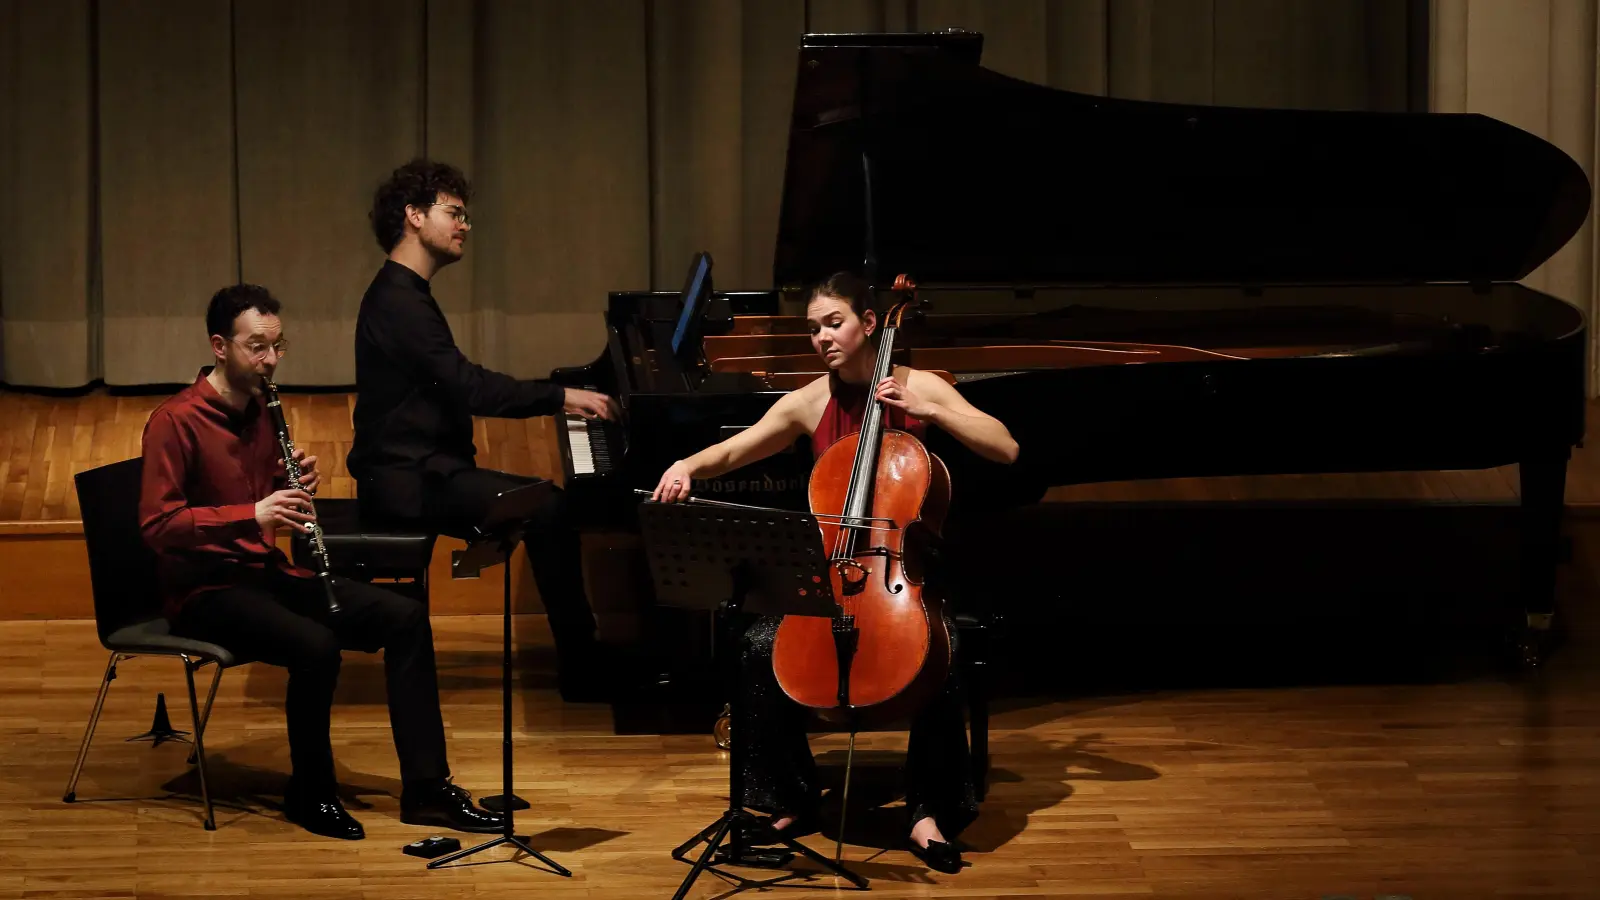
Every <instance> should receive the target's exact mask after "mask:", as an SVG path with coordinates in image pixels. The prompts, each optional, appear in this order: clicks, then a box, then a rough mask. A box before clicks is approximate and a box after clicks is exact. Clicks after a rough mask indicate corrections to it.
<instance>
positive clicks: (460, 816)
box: [400, 784, 506, 834]
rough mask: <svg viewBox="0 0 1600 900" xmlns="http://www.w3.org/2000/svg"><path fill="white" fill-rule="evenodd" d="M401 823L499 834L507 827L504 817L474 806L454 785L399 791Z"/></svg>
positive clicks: (468, 797)
mask: <svg viewBox="0 0 1600 900" xmlns="http://www.w3.org/2000/svg"><path fill="white" fill-rule="evenodd" d="M400 821H402V822H404V823H406V824H407V825H428V826H432V827H438V828H452V829H455V830H456V831H468V832H472V833H474V834H499V833H500V832H502V831H504V830H505V827H506V819H505V816H503V815H501V814H500V813H494V812H489V811H488V810H485V809H482V808H480V807H478V806H475V805H473V803H472V795H471V794H469V793H467V792H466V791H465V790H463V789H461V788H458V787H456V786H455V785H453V784H440V785H437V786H435V787H432V788H428V789H425V790H419V791H402V792H401V794H400Z"/></svg>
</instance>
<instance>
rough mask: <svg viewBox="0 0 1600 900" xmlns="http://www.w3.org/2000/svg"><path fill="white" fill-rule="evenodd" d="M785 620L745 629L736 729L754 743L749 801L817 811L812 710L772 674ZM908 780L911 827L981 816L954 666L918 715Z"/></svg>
mask: <svg viewBox="0 0 1600 900" xmlns="http://www.w3.org/2000/svg"><path fill="white" fill-rule="evenodd" d="M781 621H782V619H781V618H780V617H777V616H762V617H760V618H758V619H756V620H755V621H754V622H752V623H751V625H750V627H749V628H748V629H747V630H746V631H745V634H744V639H743V641H742V643H741V645H740V647H739V653H740V664H741V665H742V667H743V670H744V671H743V673H742V675H743V677H742V679H741V684H740V685H739V688H738V689H739V690H740V691H741V692H742V693H741V696H740V704H739V707H738V708H737V712H736V716H735V718H734V721H733V722H732V723H731V725H732V729H731V733H732V735H733V740H736V741H747V742H748V743H747V745H746V747H747V749H745V750H744V751H743V752H742V756H743V758H744V761H745V765H744V773H743V774H744V805H745V806H748V807H750V808H752V809H760V810H765V811H767V812H772V813H785V814H790V815H807V814H811V813H814V812H815V811H816V809H817V806H818V803H819V802H820V800H821V787H820V785H819V784H818V782H817V772H816V760H815V759H814V758H813V757H812V755H811V745H810V742H809V741H808V740H807V736H806V725H807V723H808V721H809V720H808V718H807V717H808V716H809V713H808V712H807V711H806V710H805V708H804V707H802V706H800V704H798V703H795V702H794V701H793V700H791V699H789V696H788V695H787V694H785V693H784V692H783V689H782V688H781V687H779V686H778V680H777V678H776V677H774V675H773V674H772V645H773V642H774V641H775V640H776V639H777V636H778V624H779V623H780V622H781ZM945 627H946V628H950V638H951V652H952V656H954V654H955V653H957V652H959V648H958V647H957V646H956V643H955V641H956V632H955V629H954V628H951V625H950V622H949V621H948V620H946V622H945ZM905 779H906V781H905V791H906V813H907V821H906V827H907V828H908V829H909V828H910V826H911V825H912V824H914V823H916V822H917V821H918V820H920V819H923V818H925V817H928V816H932V817H933V819H934V821H935V822H937V823H938V825H939V831H940V832H941V833H942V834H943V835H944V836H945V837H946V838H954V837H955V836H956V835H958V834H960V833H961V831H962V829H964V828H966V827H967V826H968V825H970V824H972V821H973V820H974V819H976V818H977V817H978V792H977V785H976V784H975V783H974V782H973V777H972V764H971V751H970V749H969V748H968V746H967V728H966V717H965V715H964V713H963V707H962V686H961V679H960V677H959V674H958V669H957V668H956V667H955V666H954V665H952V666H951V668H950V675H949V677H948V678H946V679H945V684H944V688H943V690H941V691H940V693H939V694H938V695H937V696H935V698H934V699H933V701H932V702H931V703H929V704H928V705H927V706H926V707H924V708H923V709H922V711H921V712H919V713H918V714H917V715H916V717H915V718H913V719H912V720H911V736H910V743H909V745H908V747H907V748H906V768H905Z"/></svg>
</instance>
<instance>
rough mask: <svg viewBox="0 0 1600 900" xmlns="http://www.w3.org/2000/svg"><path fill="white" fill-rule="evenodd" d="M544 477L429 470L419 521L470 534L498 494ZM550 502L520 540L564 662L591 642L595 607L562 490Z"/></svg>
mask: <svg viewBox="0 0 1600 900" xmlns="http://www.w3.org/2000/svg"><path fill="white" fill-rule="evenodd" d="M542 480H543V479H539V478H528V477H525V476H522V475H511V474H508V473H506V472H496V471H494V470H492V469H464V470H462V471H460V472H457V473H455V474H453V475H450V476H448V477H445V476H437V475H432V476H429V477H428V478H427V479H426V480H425V481H424V482H423V488H422V519H421V520H420V521H419V522H418V524H420V525H422V526H423V527H425V528H427V529H429V530H431V531H435V532H437V533H439V534H447V535H450V536H451V537H457V538H462V539H463V540H465V539H467V538H470V537H471V535H472V529H473V527H474V526H476V525H478V524H480V523H481V522H482V521H483V519H484V517H485V516H487V515H488V514H489V505H490V503H491V502H493V500H494V497H495V495H496V494H498V493H500V492H501V491H505V490H509V489H511V488H514V487H520V486H522V485H527V484H537V483H538V482H540V481H542ZM551 487H552V488H553V490H552V491H551V497H552V498H553V499H552V500H551V502H550V503H548V504H546V505H545V507H544V508H543V509H541V510H540V511H539V515H538V518H537V519H535V520H534V521H533V522H532V523H531V525H530V527H529V528H528V531H527V533H526V534H525V535H524V536H523V540H522V546H523V548H524V549H525V550H526V551H527V554H528V562H529V564H530V565H531V567H532V568H533V580H534V583H535V584H537V585H538V586H539V597H540V599H541V600H543V601H544V607H545V612H546V613H547V615H548V617H549V620H550V631H551V633H552V635H553V636H554V638H555V642H556V653H557V654H559V655H560V657H561V658H562V661H563V662H568V661H572V660H575V659H581V658H583V657H585V656H586V655H587V654H588V653H589V652H590V651H591V650H592V648H593V644H594V639H595V621H594V613H593V611H592V610H591V609H590V607H589V597H588V594H587V593H586V592H585V591H584V587H583V553H582V546H581V542H580V541H579V538H578V532H577V529H576V528H574V527H573V526H572V524H571V521H570V519H569V518H568V517H567V505H566V495H565V494H563V493H562V491H561V489H560V488H558V487H555V486H554V485H552V486H551Z"/></svg>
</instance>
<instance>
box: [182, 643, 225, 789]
mask: <svg viewBox="0 0 1600 900" xmlns="http://www.w3.org/2000/svg"><path fill="white" fill-rule="evenodd" d="M201 665H204V663H202V664H201ZM213 665H215V666H216V667H217V671H216V672H214V673H212V675H211V691H210V693H208V694H206V708H205V709H203V710H201V712H200V721H198V722H196V723H195V726H194V730H195V733H196V734H199V733H200V732H202V731H205V730H206V723H207V722H209V721H211V704H212V702H213V701H215V700H216V699H217V685H219V684H221V683H222V664H221V663H214V664H213ZM195 746H196V747H199V746H200V745H199V744H198V743H197V744H195ZM199 756H200V753H199V751H198V750H190V751H189V765H191V766H192V765H194V764H195V760H197V759H199Z"/></svg>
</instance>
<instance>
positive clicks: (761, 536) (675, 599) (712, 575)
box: [639, 500, 867, 900]
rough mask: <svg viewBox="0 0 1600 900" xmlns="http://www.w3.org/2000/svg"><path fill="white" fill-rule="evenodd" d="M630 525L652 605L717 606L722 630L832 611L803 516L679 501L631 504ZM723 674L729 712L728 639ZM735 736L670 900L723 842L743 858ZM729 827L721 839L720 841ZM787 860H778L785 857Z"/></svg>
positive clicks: (731, 665) (813, 537)
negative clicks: (723, 805)
mask: <svg viewBox="0 0 1600 900" xmlns="http://www.w3.org/2000/svg"><path fill="white" fill-rule="evenodd" d="M639 525H640V529H641V532H642V537H643V540H644V546H645V552H646V555H647V556H648V557H649V559H650V574H651V578H652V580H653V581H654V582H655V591H656V602H658V603H661V604H664V605H667V606H677V607H682V608H687V609H706V610H713V611H715V610H716V609H717V607H719V606H725V612H724V618H723V622H724V629H723V630H724V633H725V634H726V633H727V632H729V631H731V628H730V627H729V625H728V623H731V622H733V621H735V620H736V618H737V616H738V614H739V613H740V612H743V611H745V610H746V609H748V611H749V612H752V613H757V614H762V615H795V616H821V617H824V618H831V617H832V616H833V614H834V611H835V609H836V605H835V602H834V599H833V587H832V582H831V581H830V580H829V578H828V560H827V555H826V554H824V553H823V551H822V533H821V531H820V530H819V529H818V527H817V520H816V518H815V517H814V516H813V515H811V514H810V513H801V512H791V511H788V510H778V509H771V510H768V509H730V508H725V507H717V506H711V505H705V506H701V505H697V504H695V503H694V502H693V501H692V500H691V501H689V502H687V503H659V502H646V503H641V504H640V505H639ZM722 647H723V649H722V655H723V668H724V670H725V672H726V673H727V677H726V678H725V680H724V682H723V683H724V684H726V685H727V686H728V687H729V689H730V690H732V694H731V695H730V698H729V709H730V713H731V712H732V711H733V710H736V709H737V708H738V698H739V685H740V684H741V683H742V680H741V673H740V671H739V651H738V649H737V647H736V645H735V642H734V641H732V640H729V639H724V640H723V642H722ZM743 746H744V741H743V740H741V739H740V737H739V735H737V734H734V735H733V747H732V750H731V753H730V758H729V766H728V810H727V812H724V813H723V814H722V815H721V816H720V817H719V818H718V819H717V820H716V821H715V822H713V823H711V824H710V825H708V826H706V827H705V828H703V829H701V831H700V833H699V834H696V835H695V836H694V837H692V838H690V839H689V840H687V841H685V842H684V843H683V844H681V845H680V846H678V847H677V849H675V850H673V851H672V858H673V859H676V860H682V859H683V855H684V854H685V853H687V852H688V851H689V848H691V847H693V846H694V845H695V844H697V843H699V842H700V841H705V842H706V849H705V850H704V852H702V853H701V854H700V857H699V859H697V860H695V862H694V865H693V867H692V868H690V870H689V875H688V877H687V878H685V879H684V881H683V884H682V885H680V886H679V887H678V892H677V893H676V894H674V895H673V900H683V897H684V896H685V895H686V894H687V893H688V892H689V887H690V885H692V884H694V881H695V879H696V878H698V877H700V873H701V872H702V871H704V870H705V868H706V867H707V865H708V864H709V863H710V862H711V859H712V857H713V856H714V855H717V848H718V847H719V846H720V845H721V844H722V841H723V838H724V837H728V838H729V843H730V850H728V851H724V852H723V854H722V856H723V860H722V861H723V862H734V863H743V864H754V865H761V864H762V863H760V862H756V863H751V862H749V861H748V860H747V858H746V854H745V847H744V841H743V837H742V834H743V832H742V830H741V826H743V825H746V824H754V823H755V817H754V816H752V815H751V814H750V813H749V812H748V811H746V810H745V808H744V806H743V803H742V802H741V801H742V799H743V797H744V768H743V766H742V765H741V762H742V755H741V752H740V748H741V747H743ZM730 833H731V837H730ZM782 841H783V843H784V844H785V845H787V846H788V847H789V848H790V849H791V850H793V851H794V852H795V853H798V854H800V855H801V856H804V857H805V858H806V859H809V860H811V861H812V862H814V863H816V864H818V865H820V866H822V868H823V869H825V870H827V871H830V872H832V873H833V874H835V875H838V876H839V877H841V878H844V879H845V880H847V881H849V882H850V883H852V884H854V885H855V886H856V887H858V888H860V889H862V890H866V888H867V879H866V878H865V877H863V876H861V875H858V874H856V873H855V872H852V871H850V870H849V869H848V868H846V867H845V866H843V865H842V864H840V863H838V862H835V861H833V860H830V859H828V858H827V857H825V856H823V855H822V854H820V853H818V852H817V851H815V850H813V849H811V848H810V847H807V846H806V845H804V844H802V843H800V842H799V841H797V840H795V839H794V838H790V837H784V838H782ZM787 858H788V857H787V856H786V857H785V859H787Z"/></svg>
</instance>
